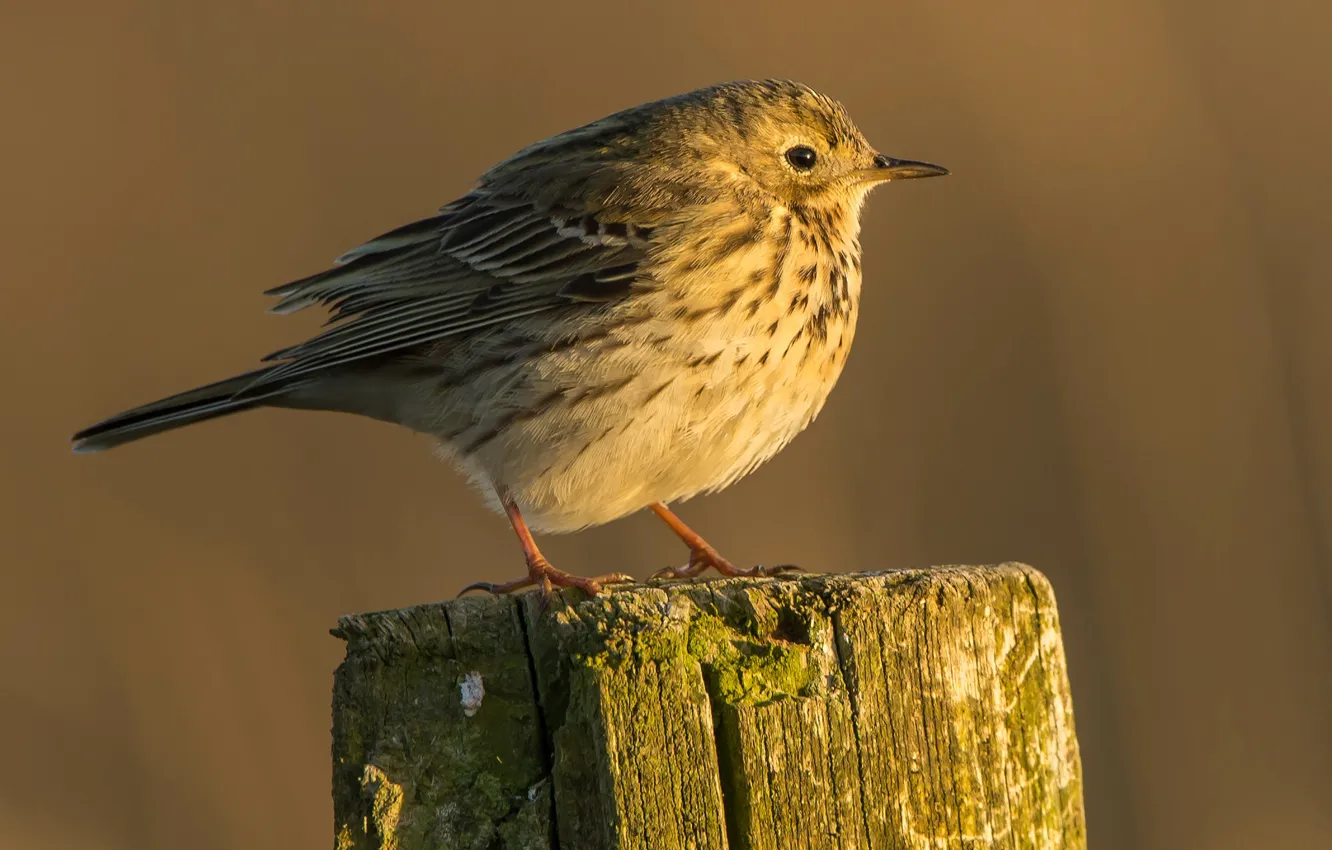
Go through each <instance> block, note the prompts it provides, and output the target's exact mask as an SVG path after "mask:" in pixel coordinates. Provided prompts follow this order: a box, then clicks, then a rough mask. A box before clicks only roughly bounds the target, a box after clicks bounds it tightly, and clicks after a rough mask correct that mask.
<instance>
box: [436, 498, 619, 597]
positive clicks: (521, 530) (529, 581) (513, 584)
mask: <svg viewBox="0 0 1332 850" xmlns="http://www.w3.org/2000/svg"><path fill="white" fill-rule="evenodd" d="M499 496H500V501H501V502H502V503H503V504H504V512H505V513H506V514H508V516H509V522H510V523H511V524H512V525H513V530H514V533H515V534H517V535H518V542H519V543H520V544H521V545H522V547H523V557H524V559H525V560H526V561H527V575H526V576H524V577H523V578H520V579H514V580H513V581H509V582H505V583H503V584H495V583H493V582H488V581H478V582H473V583H472V584H469V585H467V586H466V587H464V588H463V589H462V590H460V591H458V595H459V596H462V595H463V594H464V593H467V592H468V591H471V590H484V591H487V592H488V593H512V592H513V591H515V590H522V589H523V588H524V587H531V586H532V585H537V586H539V587H540V588H541V590H542V592H543V593H545V594H546V595H547V596H549V595H550V594H551V593H552V592H553V588H554V587H576V588H578V589H579V590H581V591H583V592H584V593H586V594H587V595H588V596H596V595H597V594H598V593H600V592H601V586H602V585H603V584H611V583H613V582H625V581H633V580H634V579H633V577H632V576H627V575H625V574H624V573H611V574H609V575H604V576H597V577H596V578H582V577H580V576H575V575H570V574H569V573H566V572H564V571H563V570H557V569H555V568H554V567H552V566H551V565H550V561H547V560H546V556H545V555H542V554H541V550H540V549H538V548H537V545H536V541H535V540H533V539H532V532H531V530H530V529H528V527H527V522H526V521H525V520H524V519H523V515H522V513H521V512H520V511H519V510H518V505H517V504H516V503H515V502H514V501H513V499H512V498H510V497H509V495H508V494H506V493H504V492H503V491H500V494H499Z"/></svg>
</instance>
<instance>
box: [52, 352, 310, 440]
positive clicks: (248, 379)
mask: <svg viewBox="0 0 1332 850" xmlns="http://www.w3.org/2000/svg"><path fill="white" fill-rule="evenodd" d="M266 371H267V370H264V369H260V370H257V371H254V372H247V373H245V374H244V375H237V376H236V377H234V378H228V379H226V380H225V381H218V382H217V383H215V384H208V385H207V386H203V387H198V388H196V389H192V390H187V391H186V392H183V393H177V394H176V395H173V396H168V397H167V398H164V399H161V400H160V401H155V402H152V403H151V404H145V405H143V406H142V407H136V408H134V409H133V410H127V411H125V412H124V413H120V414H117V415H115V416H112V417H111V418H110V419H107V420H105V421H103V422H98V423H97V424H96V425H93V426H90V427H88V428H84V429H83V430H82V431H80V432H79V433H77V434H75V435H74V451H75V452H78V453H85V452H100V451H103V450H104V449H110V448H115V447H116V446H118V445H120V444H121V443H129V442H133V441H134V440H138V439H141V438H143V437H150V436H152V435H153V434H160V433H162V432H163V431H170V430H172V429H173V428H179V427H181V426H183V425H191V424H193V423H195V422H203V421H205V420H208V419H216V418H217V417H219V416H226V415H228V414H230V413H239V412H240V411H242V410H251V409H253V408H256V407H263V406H265V405H268V404H273V403H274V402H275V401H276V400H277V399H276V397H277V396H282V395H284V394H286V393H287V392H288V390H289V389H290V388H289V387H286V386H277V387H273V386H269V387H265V388H264V389H263V390H262V391H260V392H258V393H247V392H246V389H247V388H249V387H251V386H252V385H253V384H254V383H255V381H256V379H258V378H259V377H261V376H262V375H263V374H264V373H265V372H266Z"/></svg>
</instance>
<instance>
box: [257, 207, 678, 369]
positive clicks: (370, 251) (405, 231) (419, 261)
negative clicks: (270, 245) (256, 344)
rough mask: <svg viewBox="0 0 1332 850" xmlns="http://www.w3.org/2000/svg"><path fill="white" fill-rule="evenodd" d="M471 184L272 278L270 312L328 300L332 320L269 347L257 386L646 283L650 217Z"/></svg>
mask: <svg viewBox="0 0 1332 850" xmlns="http://www.w3.org/2000/svg"><path fill="white" fill-rule="evenodd" d="M623 219H624V216H623V215H621V214H617V213H616V212H615V211H611V210H607V209H604V208H603V209H599V210H593V211H587V210H566V209H558V208H555V209H552V208H548V207H547V206H546V205H544V204H540V203H538V202H535V201H533V200H531V199H529V198H524V197H521V196H505V195H503V194H497V193H494V192H490V191H486V190H485V189H484V188H481V189H478V190H476V191H474V192H472V193H471V194H468V195H465V196H463V197H462V198H460V199H458V200H457V201H455V202H453V203H452V204H449V205H448V206H446V207H443V208H442V209H441V210H440V211H439V214H438V215H435V216H433V217H431V218H427V219H423V220H421V221H418V222H414V223H412V224H408V225H406V226H403V227H400V228H398V229H396V230H392V231H389V232H388V233H385V234H383V235H382V236H380V237H378V238H376V239H373V240H371V241H370V242H367V243H366V244H364V245H362V246H360V247H359V248H356V249H354V250H352V251H349V252H348V253H346V254H344V255H343V256H341V257H339V258H338V260H337V264H336V265H335V266H334V267H333V268H332V269H329V270H328V271H325V272H322V273H320V274H317V275H314V276H312V277H308V278H304V279H303V280H298V281H294V282H292V283H288V284H286V285H285V286H280V287H277V288H276V289H272V290H269V291H268V293H266V294H269V295H275V296H278V297H280V298H281V301H279V302H278V304H277V305H276V306H275V307H274V308H273V311H274V312H278V313H288V312H293V311H295V310H299V309H301V308H303V307H306V306H309V305H311V304H323V305H325V306H328V307H329V308H331V309H332V311H333V315H332V317H331V318H330V319H329V324H331V325H333V327H331V328H329V329H328V330H326V331H324V332H323V333H320V334H319V335H317V336H315V337H314V338H312V339H310V340H308V341H306V342H303V343H300V344H299V345H295V346H292V347H290V348H285V349H283V350H281V351H277V352H274V353H273V354H270V355H269V356H268V357H267V358H265V359H266V360H269V361H285V362H281V363H278V364H276V365H275V366H273V367H272V368H271V369H269V370H267V371H265V372H264V373H263V375H262V377H261V378H260V379H259V380H257V381H256V382H255V385H254V386H253V387H252V388H247V391H248V389H258V388H259V387H261V386H265V385H268V384H271V383H275V382H278V381H282V382H286V381H289V380H291V379H293V378H297V377H300V376H308V375H310V374H312V373H316V372H321V371H323V370H326V369H330V368H333V367H337V366H341V365H344V364H347V363H350V362H353V361H357V360H362V359H365V358H368V357H374V356H377V355H382V354H387V353H390V352H394V351H400V350H402V349H406V348H411V347H414V346H418V345H421V344H424V343H430V342H435V341H438V340H441V339H446V338H448V337H452V336H456V335H458V334H464V333H468V332H471V331H476V330H479V329H482V328H486V327H490V326H494V325H498V324H501V323H504V322H509V321H512V320H515V319H519V318H522V317H525V316H530V315H533V314H535V313H540V312H543V311H547V310H554V309H558V308H560V307H568V306H570V305H572V304H577V303H587V302H593V303H605V302H612V301H616V300H619V299H621V298H624V297H626V296H627V295H629V294H630V293H631V292H632V291H633V290H634V289H635V288H639V287H646V286H650V285H651V284H650V281H649V280H647V279H646V276H645V275H644V274H642V269H640V265H641V264H642V263H643V260H644V258H645V257H646V255H647V251H648V249H649V246H650V244H651V239H652V230H651V228H650V226H647V225H642V224H638V223H634V222H630V221H625V220H623Z"/></svg>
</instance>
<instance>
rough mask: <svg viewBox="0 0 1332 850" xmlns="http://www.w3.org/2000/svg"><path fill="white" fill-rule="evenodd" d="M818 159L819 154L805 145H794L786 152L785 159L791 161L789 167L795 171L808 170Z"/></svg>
mask: <svg viewBox="0 0 1332 850" xmlns="http://www.w3.org/2000/svg"><path fill="white" fill-rule="evenodd" d="M818 160H819V155H818V154H816V153H814V149H813V148H811V147H808V146H806V145H796V146H795V147H793V148H791V149H790V150H788V151H787V152H786V161H787V162H789V163H791V167H792V168H794V169H795V170H796V171H809V170H810V169H811V168H813V167H814V163H816V162H818Z"/></svg>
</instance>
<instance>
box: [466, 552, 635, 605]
mask: <svg viewBox="0 0 1332 850" xmlns="http://www.w3.org/2000/svg"><path fill="white" fill-rule="evenodd" d="M631 581H634V577H633V576H627V575H625V574H624V573H608V574H607V575H604V576H597V577H595V578H583V577H582V576H576V575H571V574H569V573H566V572H565V571H564V570H557V569H555V568H554V567H552V566H551V565H550V562H549V561H547V560H546V559H545V558H533V559H532V560H530V561H528V562H527V575H525V576H523V577H522V578H520V579H514V580H513V581H508V582H504V583H503V584H496V583H494V582H489V581H476V582H472V583H471V584H469V585H467V586H466V587H464V588H463V589H462V590H460V591H458V595H459V596H462V595H463V594H464V593H468V592H470V591H473V590H484V591H485V592H486V593H496V594H498V593H513V592H514V591H515V590H522V589H523V588H525V587H532V586H534V585H535V586H538V587H540V588H541V592H542V593H543V594H544V595H545V596H547V597H549V596H550V595H551V594H552V593H554V592H555V588H557V587H576V588H578V589H579V590H581V591H583V592H584V593H586V594H587V595H588V596H596V595H597V594H598V593H600V592H601V588H602V585H606V584H617V583H622V582H631Z"/></svg>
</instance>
